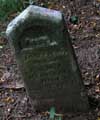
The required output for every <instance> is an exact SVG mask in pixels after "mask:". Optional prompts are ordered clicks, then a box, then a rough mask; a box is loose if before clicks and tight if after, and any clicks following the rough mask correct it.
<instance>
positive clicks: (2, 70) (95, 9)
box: [0, 0, 100, 120]
mask: <svg viewBox="0 0 100 120" xmlns="http://www.w3.org/2000/svg"><path fill="white" fill-rule="evenodd" d="M49 1H51V2H50V3H49V6H48V8H50V9H56V10H61V11H62V12H63V13H64V16H65V20H66V29H67V28H68V31H69V32H70V36H71V38H72V44H73V47H74V50H75V53H76V56H77V58H78V63H79V66H80V70H81V72H82V77H83V80H84V85H85V86H86V90H87V94H88V98H89V104H90V110H89V112H88V113H77V114H74V113H68V114H67V115H66V120H100V0H97V1H95V0H94V1H91V0H87V1H85V0H84V2H79V0H77V2H75V0H73V1H74V2H73V1H71V0H66V1H65V0H60V1H59V2H52V0H49ZM55 1H56V0H55ZM43 3H45V4H46V2H42V1H40V2H39V3H37V4H39V5H43ZM73 15H74V16H77V17H78V19H79V20H78V24H72V23H71V22H70V21H69V18H70V17H71V16H73ZM13 17H15V14H14V15H11V16H10V20H8V21H6V22H0V33H1V34H0V120H34V119H41V116H42V119H43V120H44V119H46V120H47V119H48V118H47V116H43V115H38V116H37V115H36V114H35V113H34V112H33V109H32V107H31V102H30V100H29V96H28V95H27V93H26V89H25V87H24V83H23V80H22V79H21V75H20V72H19V70H18V67H17V64H16V60H15V58H14V53H13V51H12V50H11V49H10V47H9V44H8V40H7V39H6V37H5V34H4V33H5V30H6V28H7V25H8V23H9V22H10V21H11V19H13Z"/></svg>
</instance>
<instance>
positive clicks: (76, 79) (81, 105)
mask: <svg viewBox="0 0 100 120" xmlns="http://www.w3.org/2000/svg"><path fill="white" fill-rule="evenodd" d="M6 33H7V37H8V39H9V40H10V43H11V44H12V46H13V48H14V50H15V55H16V58H17V60H18V62H19V67H20V69H21V72H22V75H23V78H24V81H25V84H26V86H27V91H28V93H29V95H30V98H31V99H32V101H33V106H34V108H35V109H36V110H39V111H47V110H49V109H50V107H52V106H53V107H55V108H56V110H57V112H58V113H64V112H70V111H72V112H75V111H87V109H88V101H87V96H86V95H85V90H84V86H83V82H82V80H81V75H80V71H79V68H78V65H77V62H76V58H75V54H74V51H73V48H72V45H71V42H70V38H69V34H68V32H67V28H66V26H65V22H64V18H63V16H62V14H61V13H60V12H59V11H55V10H50V9H46V8H42V7H37V6H33V5H30V6H29V7H28V8H27V9H26V10H24V11H23V12H22V13H21V14H20V15H19V16H18V17H17V18H15V19H14V20H13V21H12V22H11V23H10V24H9V25H8V28H7V31H6Z"/></svg>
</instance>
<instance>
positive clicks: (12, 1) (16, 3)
mask: <svg viewBox="0 0 100 120" xmlns="http://www.w3.org/2000/svg"><path fill="white" fill-rule="evenodd" d="M22 8H23V3H22V1H21V0H0V20H6V19H7V17H8V16H9V15H10V14H12V13H14V12H17V11H21V10H22Z"/></svg>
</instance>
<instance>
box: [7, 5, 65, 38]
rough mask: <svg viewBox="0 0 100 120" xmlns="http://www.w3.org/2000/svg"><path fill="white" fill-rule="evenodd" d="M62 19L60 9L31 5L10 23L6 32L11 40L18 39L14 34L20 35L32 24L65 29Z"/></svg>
mask: <svg viewBox="0 0 100 120" xmlns="http://www.w3.org/2000/svg"><path fill="white" fill-rule="evenodd" d="M62 19H63V17H62V13H61V12H59V11H56V10H50V9H47V8H43V7H38V6H35V5H30V6H29V7H28V8H27V9H25V10H24V11H23V12H22V13H21V14H20V15H19V16H17V17H16V18H15V19H14V20H13V21H12V22H11V23H10V24H9V25H8V27H7V31H6V34H7V37H8V38H9V39H10V40H12V39H16V38H14V36H18V37H19V36H20V34H21V33H22V31H24V29H26V28H29V27H31V26H32V25H33V26H34V25H36V26H37V27H38V26H40V27H42V26H46V27H47V26H48V28H49V27H51V28H53V29H56V30H59V29H63V22H62ZM30 25H31V26H30ZM57 28H59V29H57Z"/></svg>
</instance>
